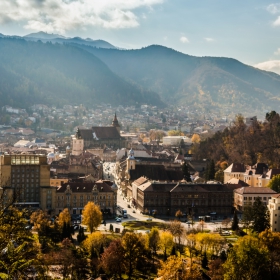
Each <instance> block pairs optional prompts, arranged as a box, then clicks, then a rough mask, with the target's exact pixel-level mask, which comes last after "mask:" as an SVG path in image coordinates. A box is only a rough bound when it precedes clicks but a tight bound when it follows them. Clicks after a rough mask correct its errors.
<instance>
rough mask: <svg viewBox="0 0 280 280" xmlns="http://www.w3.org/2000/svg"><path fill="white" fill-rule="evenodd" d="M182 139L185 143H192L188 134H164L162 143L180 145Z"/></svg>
mask: <svg viewBox="0 0 280 280" xmlns="http://www.w3.org/2000/svg"><path fill="white" fill-rule="evenodd" d="M182 140H183V141H184V144H185V145H191V144H192V140H191V139H190V138H189V137H187V136H164V137H163V138H162V144H163V145H164V146H178V145H179V144H180V143H181V141H182Z"/></svg>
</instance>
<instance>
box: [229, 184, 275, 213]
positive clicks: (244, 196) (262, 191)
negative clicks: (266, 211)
mask: <svg viewBox="0 0 280 280" xmlns="http://www.w3.org/2000/svg"><path fill="white" fill-rule="evenodd" d="M274 194H276V192H275V191H274V190H272V189H270V188H266V187H259V188H252V187H242V188H238V189H235V190H234V207H235V208H236V209H237V210H238V211H240V212H243V210H244V207H246V206H252V205H253V203H254V201H255V200H256V199H257V197H259V198H260V199H261V201H262V202H263V203H264V204H265V205H266V204H267V203H268V200H269V199H270V198H271V197H272V195H274Z"/></svg>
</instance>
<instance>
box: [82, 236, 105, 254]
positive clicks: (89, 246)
mask: <svg viewBox="0 0 280 280" xmlns="http://www.w3.org/2000/svg"><path fill="white" fill-rule="evenodd" d="M103 243H104V236H103V234H102V233H101V232H99V231H97V232H92V233H91V234H89V235H88V236H87V238H86V239H85V240H84V241H83V243H82V246H83V248H85V249H86V251H87V252H88V254H89V255H90V256H91V258H92V257H95V256H97V257H99V256H100V248H101V246H102V244H103Z"/></svg>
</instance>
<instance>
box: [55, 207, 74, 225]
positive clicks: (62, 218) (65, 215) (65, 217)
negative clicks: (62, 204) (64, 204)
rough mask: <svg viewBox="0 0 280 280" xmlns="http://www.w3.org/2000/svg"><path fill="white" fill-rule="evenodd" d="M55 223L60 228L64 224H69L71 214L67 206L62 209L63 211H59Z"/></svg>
mask: <svg viewBox="0 0 280 280" xmlns="http://www.w3.org/2000/svg"><path fill="white" fill-rule="evenodd" d="M57 223H58V225H59V226H60V228H62V227H63V225H64V224H69V225H70V224H71V215H70V212H69V209H68V208H65V209H63V211H61V212H60V213H59V215H58V219H57Z"/></svg>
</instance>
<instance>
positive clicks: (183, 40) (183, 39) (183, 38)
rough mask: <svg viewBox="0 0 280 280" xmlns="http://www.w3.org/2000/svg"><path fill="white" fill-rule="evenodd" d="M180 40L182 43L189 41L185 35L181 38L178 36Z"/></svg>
mask: <svg viewBox="0 0 280 280" xmlns="http://www.w3.org/2000/svg"><path fill="white" fill-rule="evenodd" d="M180 41H181V42H182V43H184V44H185V43H189V42H190V41H189V39H188V38H187V37H185V36H182V37H181V38H180Z"/></svg>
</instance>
